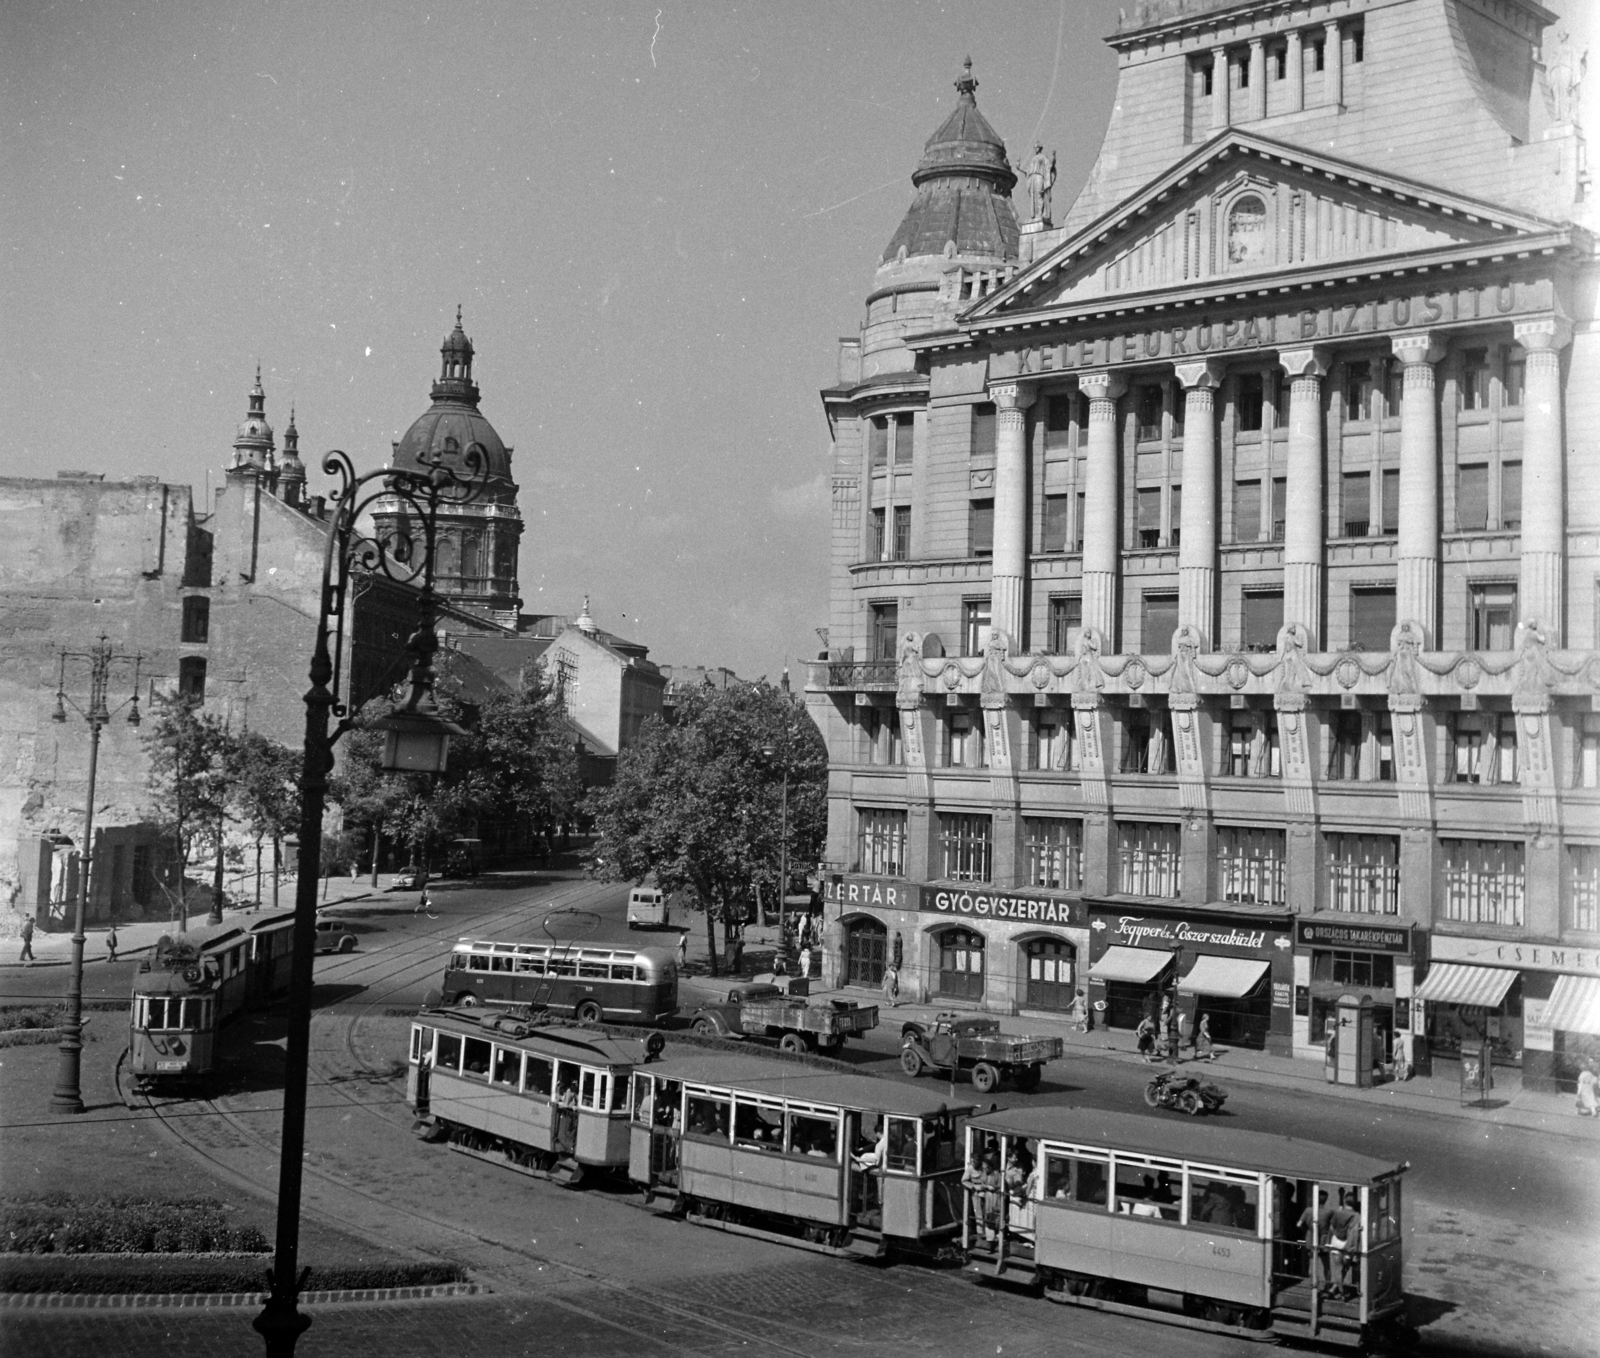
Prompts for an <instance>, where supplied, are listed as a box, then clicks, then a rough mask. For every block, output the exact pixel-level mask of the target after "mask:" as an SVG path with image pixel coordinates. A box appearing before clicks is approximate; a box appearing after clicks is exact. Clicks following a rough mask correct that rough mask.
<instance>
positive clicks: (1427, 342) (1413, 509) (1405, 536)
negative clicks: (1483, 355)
mask: <svg viewBox="0 0 1600 1358" xmlns="http://www.w3.org/2000/svg"><path fill="white" fill-rule="evenodd" d="M1390 344H1391V345H1392V346H1393V349H1394V355H1395V357H1396V358H1398V359H1399V360H1400V361H1401V363H1403V364H1404V365H1405V368H1404V378H1403V385H1402V389H1401V395H1400V540H1399V545H1398V549H1397V550H1398V555H1399V573H1398V579H1397V581H1396V587H1395V620H1396V621H1397V622H1398V621H1402V620H1406V619H1409V620H1411V621H1413V622H1417V623H1420V624H1421V625H1422V633H1423V637H1424V641H1423V646H1424V648H1430V647H1433V646H1436V645H1437V644H1438V640H1439V398H1438V394H1437V393H1436V392H1435V390H1434V384H1433V365H1434V364H1435V363H1437V362H1438V361H1439V360H1440V359H1441V358H1442V357H1444V348H1443V346H1441V345H1439V344H1438V343H1436V342H1435V340H1434V337H1433V336H1432V335H1430V334H1428V333H1427V332H1425V331H1424V332H1421V333H1418V334H1413V335H1396V336H1394V338H1393V339H1392V340H1391V341H1390Z"/></svg>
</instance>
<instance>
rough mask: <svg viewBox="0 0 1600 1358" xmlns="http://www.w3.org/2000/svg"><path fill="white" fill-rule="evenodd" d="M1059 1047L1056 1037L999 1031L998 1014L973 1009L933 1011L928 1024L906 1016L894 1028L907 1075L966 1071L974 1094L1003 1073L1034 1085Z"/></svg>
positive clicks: (1029, 1086) (1023, 1086)
mask: <svg viewBox="0 0 1600 1358" xmlns="http://www.w3.org/2000/svg"><path fill="white" fill-rule="evenodd" d="M1065 1050H1066V1044H1065V1043H1064V1042H1062V1040H1061V1039H1060V1038H1059V1037H1025V1036H1018V1035H1014V1034H1009V1033H1002V1032H1001V1031H1000V1020H999V1019H992V1018H983V1017H980V1016H979V1015H976V1014H955V1013H942V1014H935V1015H934V1018H933V1022H932V1023H931V1024H922V1023H916V1022H912V1023H907V1024H905V1025H904V1026H903V1027H902V1028H901V1029H900V1069H901V1070H903V1071H905V1073H906V1074H907V1075H921V1074H922V1073H923V1072H924V1071H927V1072H930V1073H934V1072H937V1073H940V1074H945V1073H948V1072H950V1071H951V1070H952V1069H955V1070H966V1071H971V1073H972V1084H973V1088H975V1089H976V1090H977V1091H978V1092H979V1093H980V1094H987V1093H988V1092H989V1091H990V1090H991V1089H993V1088H994V1087H995V1086H996V1085H998V1084H999V1083H1000V1081H1001V1080H1004V1079H1010V1081H1011V1082H1012V1084H1014V1085H1015V1086H1016V1087H1017V1088H1018V1089H1021V1090H1029V1089H1032V1088H1034V1087H1035V1086H1036V1085H1037V1084H1038V1083H1039V1078H1040V1075H1041V1073H1042V1071H1043V1069H1044V1063H1045V1062H1046V1061H1053V1060H1054V1059H1055V1058H1056V1057H1058V1056H1060V1055H1061V1054H1062V1052H1063V1051H1065Z"/></svg>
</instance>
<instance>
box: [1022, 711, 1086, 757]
mask: <svg viewBox="0 0 1600 1358" xmlns="http://www.w3.org/2000/svg"><path fill="white" fill-rule="evenodd" d="M1033 712H1034V715H1033V720H1032V721H1030V722H1029V723H1028V767H1029V768H1030V769H1036V770H1038V771H1039V772H1041V773H1051V772H1055V773H1068V772H1072V773H1076V772H1077V771H1078V752H1077V749H1076V748H1075V746H1074V743H1073V739H1072V736H1073V730H1072V714H1071V712H1070V711H1067V710H1066V709H1063V708H1057V707H1036V708H1034V710H1033Z"/></svg>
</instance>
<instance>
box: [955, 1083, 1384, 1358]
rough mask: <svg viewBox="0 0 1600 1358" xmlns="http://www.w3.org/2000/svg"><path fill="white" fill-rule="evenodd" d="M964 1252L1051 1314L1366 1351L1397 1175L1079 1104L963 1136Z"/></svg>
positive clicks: (988, 1121)
mask: <svg viewBox="0 0 1600 1358" xmlns="http://www.w3.org/2000/svg"><path fill="white" fill-rule="evenodd" d="M966 1137H967V1145H966V1163H967V1166H968V1169H967V1174H966V1177H965V1179H964V1181H963V1185H964V1188H965V1194H964V1201H963V1208H962V1216H961V1231H962V1242H963V1245H964V1247H965V1249H966V1251H967V1253H968V1257H969V1259H970V1261H971V1263H972V1266H973V1267H974V1269H975V1270H976V1271H977V1272H978V1273H979V1275H980V1276H983V1277H987V1278H992V1279H1000V1280H1005V1281H1010V1282H1018V1283H1022V1284H1025V1285H1029V1286H1035V1287H1042V1288H1043V1289H1044V1293H1045V1296H1046V1297H1048V1298H1050V1299H1051V1300H1052V1301H1058V1302H1064V1303H1070V1304H1073V1305H1078V1306H1091V1307H1096V1308H1098V1309H1100V1310H1106V1311H1120V1312H1124V1313H1128V1314H1135V1315H1142V1316H1147V1317H1151V1318H1158V1319H1163V1320H1167V1321H1173V1322H1176V1323H1179V1324H1184V1325H1189V1326H1194V1327H1198V1328H1203V1329H1210V1330H1220V1331H1223V1332H1226V1333H1231V1334H1238V1335H1240V1336H1243V1337H1246V1338H1254V1339H1273V1338H1279V1337H1282V1338H1290V1339H1297V1340H1308V1341H1313V1342H1317V1343H1322V1344H1336V1345H1341V1346H1345V1345H1348V1346H1351V1347H1362V1348H1364V1347H1366V1346H1368V1345H1370V1344H1372V1343H1373V1342H1375V1341H1379V1340H1382V1339H1383V1338H1385V1337H1387V1336H1388V1335H1390V1334H1391V1333H1392V1332H1393V1331H1395V1330H1397V1329H1398V1327H1399V1326H1400V1323H1401V1316H1402V1312H1403V1309H1404V1305H1405V1298H1404V1294H1403V1292H1402V1290H1401V1240H1402V1229H1403V1223H1402V1218H1401V1210H1400V1208H1401V1176H1402V1175H1403V1174H1404V1173H1405V1171H1406V1169H1407V1168H1408V1165H1407V1164H1406V1163H1405V1162H1401V1163H1398V1164H1397V1163H1393V1162H1390V1161H1386V1160H1375V1159H1372V1158H1370V1157H1368V1156H1364V1155H1357V1154H1355V1153H1353V1152H1350V1151H1345V1150H1339V1149H1337V1148H1335V1147H1332V1146H1324V1145H1319V1144H1317V1143H1315V1142H1310V1141H1298V1140H1295V1139H1293V1138H1290V1137H1283V1136H1272V1135H1268V1134H1265V1133H1261V1132H1244V1131H1231V1130H1225V1129H1222V1128H1219V1127H1214V1126H1204V1125H1202V1126H1196V1125H1195V1124H1194V1123H1192V1122H1189V1121H1184V1122H1181V1123H1180V1122H1168V1121H1165V1120H1159V1119H1156V1118H1151V1117H1142V1116H1136V1115H1129V1114H1123V1113H1111V1112H1101V1111H1099V1110H1094V1109H1086V1108H1030V1109H1017V1110H1009V1111H1002V1112H995V1113H990V1114H987V1115H983V1116H979V1117H975V1118H973V1119H971V1120H970V1121H969V1122H968V1123H967V1127H966Z"/></svg>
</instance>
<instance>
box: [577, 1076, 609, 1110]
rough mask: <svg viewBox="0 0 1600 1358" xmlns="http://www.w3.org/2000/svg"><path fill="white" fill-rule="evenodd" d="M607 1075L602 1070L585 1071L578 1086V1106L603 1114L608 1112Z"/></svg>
mask: <svg viewBox="0 0 1600 1358" xmlns="http://www.w3.org/2000/svg"><path fill="white" fill-rule="evenodd" d="M606 1079H607V1077H606V1074H605V1072H604V1071H600V1070H585V1071H584V1072H583V1077H582V1082H581V1083H580V1085H579V1086H578V1106H579V1107H580V1108H589V1109H593V1110H594V1111H595V1112H598V1113H603V1112H605V1110H606Z"/></svg>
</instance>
